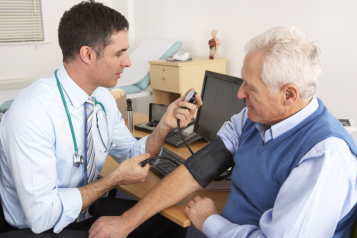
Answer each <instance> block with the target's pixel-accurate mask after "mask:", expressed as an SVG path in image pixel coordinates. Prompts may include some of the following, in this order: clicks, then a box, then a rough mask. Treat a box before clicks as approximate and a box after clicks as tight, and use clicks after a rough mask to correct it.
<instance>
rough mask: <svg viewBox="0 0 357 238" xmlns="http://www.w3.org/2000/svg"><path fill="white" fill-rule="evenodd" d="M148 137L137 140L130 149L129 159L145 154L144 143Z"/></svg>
mask: <svg viewBox="0 0 357 238" xmlns="http://www.w3.org/2000/svg"><path fill="white" fill-rule="evenodd" d="M148 137H149V136H145V137H143V138H141V139H140V140H138V141H137V142H136V143H135V144H134V145H133V147H132V148H131V157H135V156H138V155H141V154H145V153H146V141H147V139H148Z"/></svg>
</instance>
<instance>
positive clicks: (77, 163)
mask: <svg viewBox="0 0 357 238" xmlns="http://www.w3.org/2000/svg"><path fill="white" fill-rule="evenodd" d="M73 162H74V166H76V167H77V168H78V167H79V166H80V165H81V164H83V163H84V159H83V156H82V155H79V154H77V153H76V154H74V155H73Z"/></svg>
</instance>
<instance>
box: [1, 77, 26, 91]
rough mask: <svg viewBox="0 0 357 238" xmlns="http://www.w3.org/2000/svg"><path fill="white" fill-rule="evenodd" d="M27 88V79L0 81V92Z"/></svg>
mask: <svg viewBox="0 0 357 238" xmlns="http://www.w3.org/2000/svg"><path fill="white" fill-rule="evenodd" d="M26 87H27V79H7V80H0V91H9V90H16V89H23V88H26Z"/></svg>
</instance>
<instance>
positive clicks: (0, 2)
mask: <svg viewBox="0 0 357 238" xmlns="http://www.w3.org/2000/svg"><path fill="white" fill-rule="evenodd" d="M43 40H44V39H43V28H42V14H41V0H0V43H5V42H6V43H9V42H28V41H43Z"/></svg>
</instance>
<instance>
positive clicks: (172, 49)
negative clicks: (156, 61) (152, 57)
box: [127, 41, 182, 94]
mask: <svg viewBox="0 0 357 238" xmlns="http://www.w3.org/2000/svg"><path fill="white" fill-rule="evenodd" d="M181 46H182V42H181V41H178V42H176V43H175V44H173V45H172V46H171V47H170V48H169V49H168V50H167V51H166V52H165V53H164V54H163V55H162V56H161V57H160V59H161V60H163V59H166V58H167V57H169V56H172V55H174V54H176V52H177V51H178V50H179V49H180V48H181ZM134 85H135V86H137V87H138V88H139V89H140V90H145V89H146V88H147V87H149V85H150V72H149V73H147V75H146V76H145V77H144V79H143V80H141V81H140V82H139V83H136V84H134ZM127 94H128V93H127Z"/></svg>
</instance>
